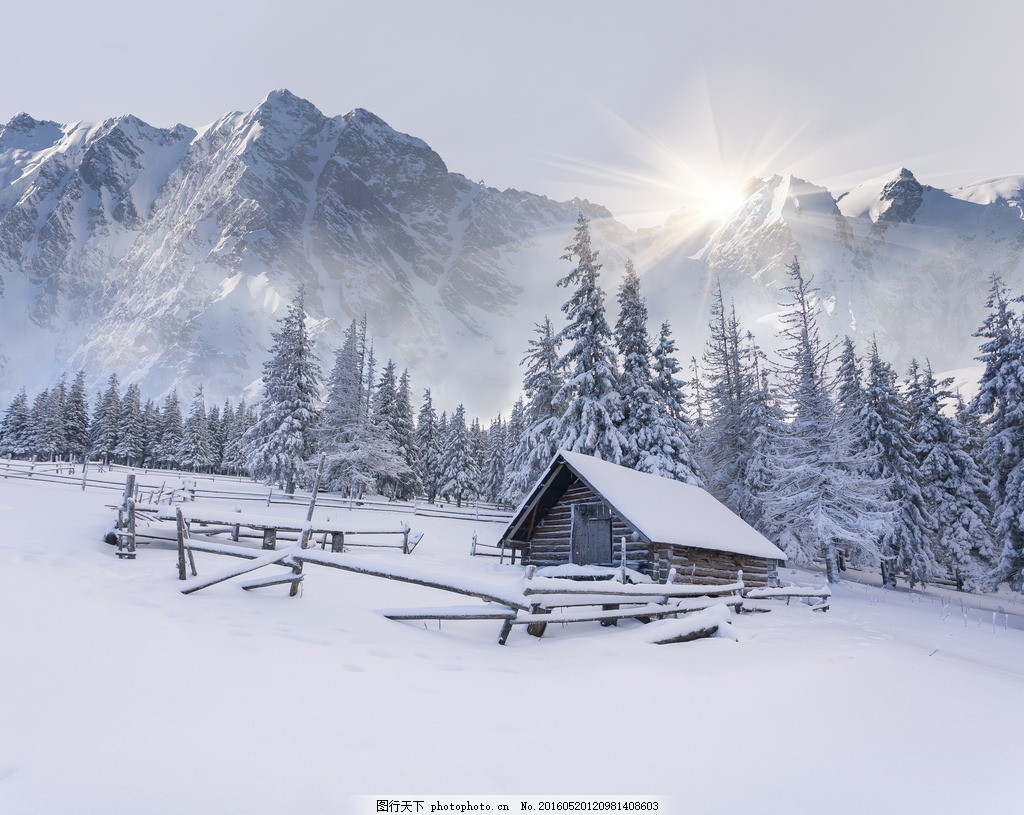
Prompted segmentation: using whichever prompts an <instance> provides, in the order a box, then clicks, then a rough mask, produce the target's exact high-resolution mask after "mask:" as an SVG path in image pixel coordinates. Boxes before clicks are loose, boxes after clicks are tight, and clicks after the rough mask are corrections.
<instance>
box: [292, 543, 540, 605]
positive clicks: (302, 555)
mask: <svg viewBox="0 0 1024 815" xmlns="http://www.w3.org/2000/svg"><path fill="white" fill-rule="evenodd" d="M291 559H292V560H296V561H302V562H303V563H314V564H316V565H318V566H329V567H330V568H332V569H342V570H343V571H347V572H355V573H356V574H365V575H369V576H371V577H383V578H386V579H388V580H397V581H398V582H400V583H413V584H415V585H417V586H427V587H428V588H432V589H440V590H441V591H448V592H452V593H454V594H463V595H466V596H468V597H478V598H480V599H481V600H486V601H488V602H492V603H498V604H499V605H505V606H510V607H512V608H520V609H523V610H525V609H526V608H527V606H526V605H525V604H523V603H519V602H516V600H515V599H514V598H513V597H499V596H498V595H496V594H491V593H490V592H488V591H484V590H481V589H476V588H470V587H468V586H457V585H454V584H452V583H445V582H443V581H441V580H438V579H435V578H434V577H433V576H432V575H429V574H426V573H417V574H412V573H410V572H409V571H408V570H388V569H387V568H386V567H385V566H384V565H383V564H372V565H371V564H369V563H366V562H357V561H355V560H352V559H351V558H350V556H348V555H343V554H334V553H331V552H317V551H316V550H315V549H303V550H298V551H295V552H293V553H292V554H291Z"/></svg>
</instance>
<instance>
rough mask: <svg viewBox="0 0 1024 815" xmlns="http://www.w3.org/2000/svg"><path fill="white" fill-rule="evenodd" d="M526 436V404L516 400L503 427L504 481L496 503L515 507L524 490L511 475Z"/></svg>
mask: <svg viewBox="0 0 1024 815" xmlns="http://www.w3.org/2000/svg"><path fill="white" fill-rule="evenodd" d="M525 435H526V404H525V402H523V400H522V397H520V398H519V399H516V402H515V404H514V405H512V413H511V415H509V417H508V422H507V423H506V425H505V450H504V457H505V466H504V474H505V480H504V482H503V483H502V485H501V489H500V490H499V491H498V502H499V503H502V504H506V505H508V506H515V505H516V504H517V503H518V502H519V500H520V497H521V496H522V493H523V492H524V490H523V489H522V488H519V487H517V486H515V485H513V483H512V475H513V473H514V472H515V468H516V463H517V456H516V454H517V451H518V449H519V446H520V444H522V440H523V437H524V436H525ZM535 480H536V479H535Z"/></svg>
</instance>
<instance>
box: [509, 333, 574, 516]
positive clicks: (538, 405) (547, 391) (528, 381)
mask: <svg viewBox="0 0 1024 815" xmlns="http://www.w3.org/2000/svg"><path fill="white" fill-rule="evenodd" d="M534 333H535V334H536V335H537V336H536V338H535V339H532V340H530V343H529V347H528V350H527V352H526V356H525V357H524V358H523V359H522V360H521V361H520V363H519V364H520V365H525V366H526V373H525V374H524V375H523V393H524V394H525V397H526V403H525V407H524V408H523V415H522V431H521V432H520V433H518V434H517V440H516V446H515V448H514V449H513V452H512V455H511V460H510V462H509V465H508V467H507V468H506V469H507V473H506V484H505V489H504V491H503V495H504V500H505V501H506V502H508V503H509V504H516V503H518V502H519V499H520V498H521V497H522V496H523V494H524V493H525V492H526V491H527V490H528V489H530V488H531V487H532V486H533V485H534V483H535V482H536V481H537V479H538V478H539V477H540V474H541V472H543V470H544V469H545V468H546V467H547V466H548V464H549V463H550V462H551V459H552V458H554V455H555V453H556V452H558V438H559V437H558V432H559V431H558V425H559V420H560V418H561V415H562V406H561V405H560V404H559V403H558V402H557V401H556V400H557V398H558V395H559V393H560V392H561V390H562V386H563V384H564V382H565V377H564V373H563V371H562V368H561V362H560V357H559V354H558V338H557V337H556V335H555V330H554V328H553V327H552V325H551V320H550V319H549V318H548V317H545V318H544V322H542V323H537V324H536V326H535V328H534Z"/></svg>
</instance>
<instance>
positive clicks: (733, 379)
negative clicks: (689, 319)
mask: <svg viewBox="0 0 1024 815" xmlns="http://www.w3.org/2000/svg"><path fill="white" fill-rule="evenodd" d="M709 328H710V337H709V338H708V342H707V345H706V346H705V350H704V373H705V376H704V403H705V405H706V406H707V415H706V419H705V421H706V424H705V427H704V430H703V432H702V434H701V436H702V439H701V444H700V451H701V461H700V467H701V470H702V472H704V473H705V474H706V478H705V483H706V484H707V488H708V491H709V492H710V493H711V494H712V495H714V496H715V497H716V498H717V499H718V500H719V501H721V502H722V503H723V504H725V505H726V506H727V507H729V508H730V509H732V510H733V511H734V512H738V511H739V505H740V504H741V503H742V497H741V495H740V494H739V490H740V489H741V485H742V483H743V479H744V475H743V465H744V463H745V462H746V460H747V458H748V457H749V452H750V451H749V439H748V437H747V432H746V431H747V428H746V427H745V425H744V423H743V422H744V419H743V406H744V403H745V400H746V399H747V398H748V397H749V395H750V392H751V390H752V389H753V381H752V379H751V375H750V372H749V371H744V370H743V363H742V360H741V352H740V344H741V337H742V332H741V329H740V324H739V321H738V320H737V319H736V310H735V308H732V307H730V308H728V309H727V308H726V306H725V301H724V298H723V295H722V287H721V284H720V283H719V284H717V285H716V287H715V291H714V293H713V296H712V300H711V322H710V324H709Z"/></svg>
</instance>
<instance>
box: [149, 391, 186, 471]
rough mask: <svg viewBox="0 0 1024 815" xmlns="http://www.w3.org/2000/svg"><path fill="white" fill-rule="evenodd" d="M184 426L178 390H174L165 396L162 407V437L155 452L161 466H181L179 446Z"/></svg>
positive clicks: (167, 467) (172, 467) (171, 467)
mask: <svg viewBox="0 0 1024 815" xmlns="http://www.w3.org/2000/svg"><path fill="white" fill-rule="evenodd" d="M182 426H183V422H182V419H181V404H180V403H179V402H178V392H177V391H176V390H172V391H171V392H170V393H169V394H167V396H166V397H165V398H164V403H163V406H162V407H161V409H160V437H159V442H158V443H157V448H156V453H155V455H156V458H157V461H158V462H159V464H160V466H161V467H163V468H165V469H174V468H176V467H178V466H179V465H178V448H179V446H180V445H181V434H182V432H183V427H182Z"/></svg>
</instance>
